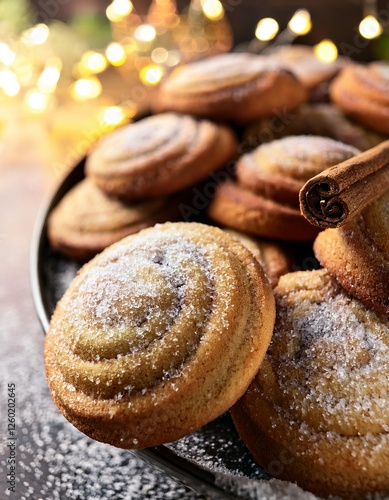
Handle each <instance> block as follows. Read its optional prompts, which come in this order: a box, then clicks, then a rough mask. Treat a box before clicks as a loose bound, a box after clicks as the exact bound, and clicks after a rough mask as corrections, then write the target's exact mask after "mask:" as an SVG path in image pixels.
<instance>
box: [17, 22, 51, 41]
mask: <svg viewBox="0 0 389 500" xmlns="http://www.w3.org/2000/svg"><path fill="white" fill-rule="evenodd" d="M48 36H49V28H48V26H46V25H45V24H37V25H36V26H33V27H32V28H30V29H28V30H26V31H24V32H23V34H22V41H23V42H24V43H27V44H31V45H42V44H44V43H45V41H46V40H47V38H48Z"/></svg>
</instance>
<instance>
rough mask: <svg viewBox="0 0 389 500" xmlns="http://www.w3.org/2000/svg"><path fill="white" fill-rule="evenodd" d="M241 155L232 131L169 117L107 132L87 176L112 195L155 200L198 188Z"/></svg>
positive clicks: (183, 117)
mask: <svg viewBox="0 0 389 500" xmlns="http://www.w3.org/2000/svg"><path fill="white" fill-rule="evenodd" d="M236 151H237V143H236V139H235V136H234V134H233V132H232V131H231V129H230V128H228V127H226V126H222V125H216V124H214V123H211V122H209V121H206V120H201V121H198V120H195V119H194V118H192V117H191V116H188V115H178V114H175V113H164V114H160V115H157V116H151V117H149V118H145V119H143V120H140V121H138V122H136V123H132V124H130V125H127V126H125V127H122V128H120V129H118V130H115V131H114V132H112V133H110V134H107V135H106V136H105V137H104V138H103V139H102V140H101V141H100V142H99V143H98V144H97V146H96V147H95V148H94V149H93V150H92V152H91V154H90V155H89V157H88V159H87V162H86V172H87V174H88V176H89V177H91V178H92V180H93V181H94V182H95V183H96V184H97V185H98V186H99V187H100V188H101V189H102V190H104V191H105V192H107V193H108V194H111V195H117V196H120V197H123V198H127V199H139V198H150V197H156V196H162V195H166V194H171V193H175V192H177V191H180V190H181V189H184V188H186V187H188V186H191V185H193V184H195V183H196V182H198V181H200V180H202V179H203V178H205V177H206V176H207V175H208V174H209V173H210V172H212V171H213V170H215V169H219V168H221V167H223V166H224V164H225V163H226V162H227V161H228V160H230V159H231V158H232V157H234V155H235V154H236Z"/></svg>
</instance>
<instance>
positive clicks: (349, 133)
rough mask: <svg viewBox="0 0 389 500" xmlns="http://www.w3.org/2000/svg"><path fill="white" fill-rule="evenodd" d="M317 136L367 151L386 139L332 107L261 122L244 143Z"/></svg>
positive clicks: (305, 109) (303, 109)
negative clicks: (298, 136) (288, 137)
mask: <svg viewBox="0 0 389 500" xmlns="http://www.w3.org/2000/svg"><path fill="white" fill-rule="evenodd" d="M307 134H311V135H320V136H323V137H331V138H332V139H335V140H336V141H340V142H344V143H345V144H350V145H351V146H355V147H356V148H358V149H360V150H361V151H366V150H367V149H370V148H372V147H374V146H376V145H377V144H379V143H380V142H382V141H384V140H386V139H387V137H386V136H385V135H382V134H379V133H377V132H375V131H373V130H372V129H369V128H367V127H364V126H362V125H361V124H359V123H357V122H355V121H353V120H351V119H350V118H349V117H347V116H346V115H345V114H344V112H343V111H342V110H341V109H339V108H338V107H337V106H335V105H334V104H327V103H320V104H303V105H302V106H300V107H299V108H298V109H297V110H295V111H293V112H292V113H287V114H284V115H278V116H272V117H266V118H262V119H261V120H259V121H256V122H255V123H253V124H252V125H250V127H248V128H247V130H246V131H245V134H244V140H245V143H246V144H247V146H251V147H255V146H258V145H260V144H262V143H263V142H269V141H272V140H275V139H281V138H282V137H286V136H290V135H307Z"/></svg>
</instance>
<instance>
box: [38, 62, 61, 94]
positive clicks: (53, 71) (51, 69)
mask: <svg viewBox="0 0 389 500" xmlns="http://www.w3.org/2000/svg"><path fill="white" fill-rule="evenodd" d="M60 76H61V70H60V69H59V68H58V67H57V66H47V67H46V68H45V69H44V70H43V71H42V73H41V75H40V77H39V78H38V82H37V84H38V88H39V89H40V90H42V91H43V92H53V91H54V90H55V89H56V87H57V83H58V80H59V77H60Z"/></svg>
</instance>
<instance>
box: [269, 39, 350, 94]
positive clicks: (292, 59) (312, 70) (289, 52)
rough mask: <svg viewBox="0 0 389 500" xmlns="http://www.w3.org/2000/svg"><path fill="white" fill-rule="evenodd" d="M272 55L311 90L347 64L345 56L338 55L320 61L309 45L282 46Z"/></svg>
mask: <svg viewBox="0 0 389 500" xmlns="http://www.w3.org/2000/svg"><path fill="white" fill-rule="evenodd" d="M270 57H271V58H272V59H273V60H274V61H277V62H278V63H279V64H280V65H282V66H284V67H285V68H287V69H289V70H290V71H292V72H293V73H294V74H295V75H296V76H297V78H298V79H299V80H300V81H301V82H302V83H303V85H304V86H305V87H306V88H307V89H308V90H309V91H310V92H312V91H313V90H314V89H315V88H317V87H318V86H319V85H321V84H325V83H328V82H329V81H330V80H332V78H333V77H334V76H335V75H336V74H337V73H338V72H339V71H340V70H341V69H342V68H343V67H344V66H345V65H346V64H347V59H346V58H345V57H338V58H337V59H336V60H335V61H333V62H330V63H326V62H323V61H320V59H318V58H317V57H316V55H315V52H314V50H313V47H310V46H308V45H287V46H281V47H279V48H277V49H275V50H273V51H272V52H271V53H270Z"/></svg>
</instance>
